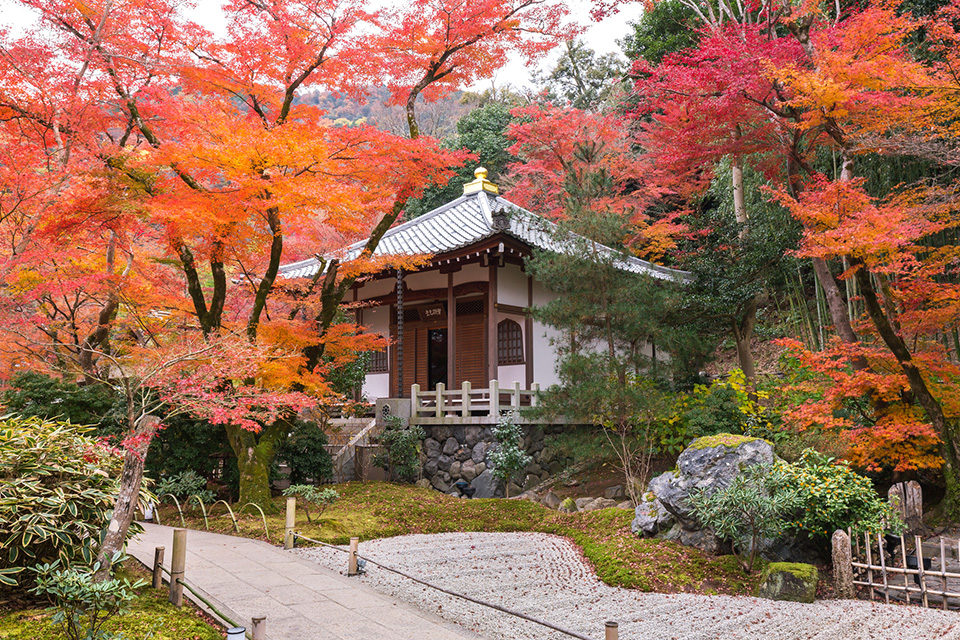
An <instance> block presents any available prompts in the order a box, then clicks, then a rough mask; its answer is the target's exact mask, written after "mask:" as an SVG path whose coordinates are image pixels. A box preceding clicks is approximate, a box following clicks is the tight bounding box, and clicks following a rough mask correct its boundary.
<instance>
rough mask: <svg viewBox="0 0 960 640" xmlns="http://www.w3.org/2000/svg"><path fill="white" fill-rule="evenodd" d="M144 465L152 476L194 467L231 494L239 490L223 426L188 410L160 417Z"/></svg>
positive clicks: (236, 474)
mask: <svg viewBox="0 0 960 640" xmlns="http://www.w3.org/2000/svg"><path fill="white" fill-rule="evenodd" d="M145 467H146V473H147V474H148V475H149V476H150V477H151V478H165V477H169V476H174V475H176V474H178V473H181V472H183V471H194V472H196V473H197V474H199V475H201V476H203V477H204V478H207V479H208V480H213V481H215V482H216V483H217V484H219V485H222V486H223V488H224V490H225V492H228V493H230V494H232V495H233V496H236V495H237V493H238V490H239V482H240V478H239V472H238V470H237V464H236V456H234V454H233V450H232V449H231V448H230V443H229V442H228V441H227V433H226V429H224V427H223V425H214V424H210V423H209V422H207V421H206V420H200V419H198V418H194V417H193V416H190V415H188V414H183V413H180V414H174V415H171V416H166V417H164V418H163V429H161V430H160V431H159V432H157V435H156V436H154V438H153V441H152V442H151V443H150V450H149V451H148V452H147V460H146V464H145Z"/></svg>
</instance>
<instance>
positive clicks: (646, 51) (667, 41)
mask: <svg viewBox="0 0 960 640" xmlns="http://www.w3.org/2000/svg"><path fill="white" fill-rule="evenodd" d="M631 26H632V27H633V33H631V34H629V35H627V37H626V38H624V39H623V52H624V53H625V54H626V56H627V57H628V58H630V59H631V60H637V59H638V58H643V59H644V60H646V61H647V62H649V63H651V64H660V62H661V61H662V60H663V58H664V56H666V55H668V54H671V53H676V52H677V51H683V50H684V49H689V48H690V47H693V46H695V45H696V44H697V41H698V40H699V39H700V37H699V34H698V29H699V26H700V25H699V22H698V18H697V17H696V14H695V13H694V12H693V10H692V9H690V8H689V7H687V6H686V5H684V3H683V2H681V1H680V0H662V1H661V2H657V3H656V4H653V5H651V6H650V7H649V8H648V9H647V10H646V11H644V12H643V16H642V17H641V18H640V19H639V20H637V21H636V22H634V23H633V24H632V25H631Z"/></svg>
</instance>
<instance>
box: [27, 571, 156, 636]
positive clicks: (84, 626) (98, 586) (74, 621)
mask: <svg viewBox="0 0 960 640" xmlns="http://www.w3.org/2000/svg"><path fill="white" fill-rule="evenodd" d="M122 559H123V556H122V554H120V553H118V554H116V555H115V556H114V558H113V563H112V564H113V565H117V564H118V563H119V562H120V561H121V560H122ZM98 566H99V565H98V564H94V566H93V568H92V569H90V570H86V569H78V568H70V569H62V568H60V561H59V560H56V561H54V562H53V563H51V564H44V565H40V566H38V567H36V568H35V569H34V571H35V572H36V574H37V580H36V586H35V587H34V588H33V589H32V591H33V593H35V594H37V595H41V596H46V597H47V598H49V600H50V602H51V603H52V604H53V609H54V613H53V623H54V624H58V625H60V626H61V628H62V629H63V633H64V635H65V636H66V637H67V638H68V640H108V639H111V638H122V637H123V636H121V635H116V634H112V633H107V632H105V631H104V630H103V629H102V627H103V624H104V623H105V622H106V621H107V620H109V619H110V618H112V617H113V616H115V615H117V614H119V613H122V612H123V610H124V609H125V608H126V607H127V605H129V604H130V602H131V600H133V597H134V590H135V589H138V588H140V587H142V586H143V585H145V584H146V582H145V581H143V580H138V581H136V582H130V581H129V580H127V579H126V578H123V579H116V578H114V579H110V580H104V581H100V582H97V581H95V580H94V577H93V576H94V573H96V570H97V568H98Z"/></svg>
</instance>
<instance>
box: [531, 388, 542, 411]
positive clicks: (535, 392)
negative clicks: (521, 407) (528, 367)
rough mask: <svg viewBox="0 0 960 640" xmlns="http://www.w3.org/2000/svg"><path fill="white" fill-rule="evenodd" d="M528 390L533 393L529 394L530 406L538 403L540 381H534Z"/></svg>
mask: <svg viewBox="0 0 960 640" xmlns="http://www.w3.org/2000/svg"><path fill="white" fill-rule="evenodd" d="M530 390H531V391H533V395H532V396H530V406H531V407H535V406H537V405H538V404H540V398H539V397H538V396H539V395H540V383H539V382H534V383H533V384H532V385H530Z"/></svg>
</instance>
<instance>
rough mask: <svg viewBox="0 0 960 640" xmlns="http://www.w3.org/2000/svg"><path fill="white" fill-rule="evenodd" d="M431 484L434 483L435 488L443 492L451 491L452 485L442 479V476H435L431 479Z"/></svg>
mask: <svg viewBox="0 0 960 640" xmlns="http://www.w3.org/2000/svg"><path fill="white" fill-rule="evenodd" d="M430 484H432V485H433V488H434V489H436V490H437V491H440V492H441V493H446V492H447V491H450V485H448V484H447V483H446V482H444V481H443V480H441V479H440V476H433V479H431V480H430Z"/></svg>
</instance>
